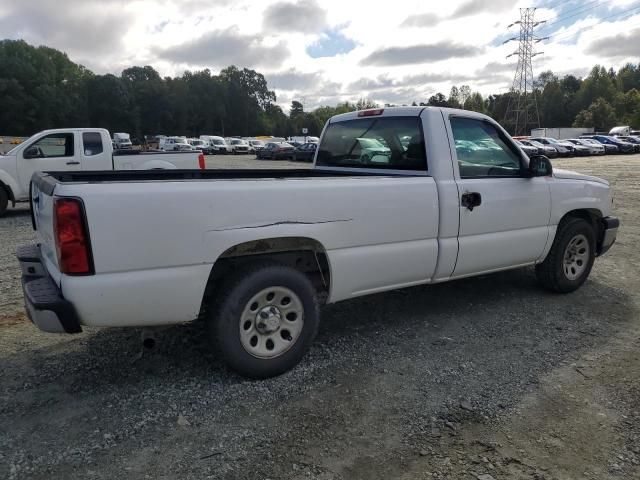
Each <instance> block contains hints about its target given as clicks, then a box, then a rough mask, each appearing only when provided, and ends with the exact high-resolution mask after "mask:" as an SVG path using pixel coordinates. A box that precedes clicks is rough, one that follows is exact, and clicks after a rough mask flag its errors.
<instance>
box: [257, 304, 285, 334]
mask: <svg viewBox="0 0 640 480" xmlns="http://www.w3.org/2000/svg"><path fill="white" fill-rule="evenodd" d="M255 321H256V330H258V332H260V333H262V334H268V333H273V332H276V331H278V329H279V328H280V324H281V323H282V312H280V309H279V308H278V307H275V306H273V305H271V306H266V307H264V308H262V309H261V310H260V311H259V312H258V315H256V320H255Z"/></svg>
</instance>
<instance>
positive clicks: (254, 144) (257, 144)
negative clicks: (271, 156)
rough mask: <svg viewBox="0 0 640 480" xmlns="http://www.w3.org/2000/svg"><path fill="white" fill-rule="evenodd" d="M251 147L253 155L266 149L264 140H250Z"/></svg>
mask: <svg viewBox="0 0 640 480" xmlns="http://www.w3.org/2000/svg"><path fill="white" fill-rule="evenodd" d="M248 142H249V147H251V153H256V152H257V151H258V150H262V149H263V148H264V142H263V141H262V140H248Z"/></svg>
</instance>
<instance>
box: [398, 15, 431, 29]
mask: <svg viewBox="0 0 640 480" xmlns="http://www.w3.org/2000/svg"><path fill="white" fill-rule="evenodd" d="M438 23H440V17H438V15H436V14H435V13H421V14H419V15H409V16H408V17H407V18H405V19H404V21H403V22H402V23H401V24H400V26H401V27H433V26H434V25H437V24H438Z"/></svg>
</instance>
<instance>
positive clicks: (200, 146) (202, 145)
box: [187, 138, 211, 155]
mask: <svg viewBox="0 0 640 480" xmlns="http://www.w3.org/2000/svg"><path fill="white" fill-rule="evenodd" d="M187 141H188V142H189V145H191V146H192V147H193V148H194V149H195V150H200V151H202V153H204V154H205V155H211V147H210V146H209V144H208V143H207V142H205V141H204V140H200V139H199V138H189V139H188V140H187Z"/></svg>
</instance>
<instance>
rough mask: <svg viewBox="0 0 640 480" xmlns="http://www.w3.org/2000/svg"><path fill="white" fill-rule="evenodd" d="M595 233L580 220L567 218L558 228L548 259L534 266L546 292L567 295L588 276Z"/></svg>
mask: <svg viewBox="0 0 640 480" xmlns="http://www.w3.org/2000/svg"><path fill="white" fill-rule="evenodd" d="M595 243H596V242H595V233H594V231H593V227H592V226H591V224H590V223H589V222H587V221H586V220H584V219H582V218H575V217H573V218H571V217H570V218H568V219H565V220H563V221H562V222H561V223H560V225H558V231H557V232H556V238H555V239H554V241H553V245H552V246H551V250H550V251H549V254H548V255H547V258H546V259H545V260H544V262H542V263H541V264H539V265H537V266H536V277H537V278H538V281H539V282H540V283H541V284H542V285H543V286H544V287H545V288H547V289H549V290H552V291H554V292H559V293H569V292H573V291H574V290H576V289H578V288H579V287H580V286H581V285H582V284H583V283H584V282H585V281H586V280H587V277H588V276H589V273H590V272H591V268H592V267H593V262H594V260H595Z"/></svg>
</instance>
